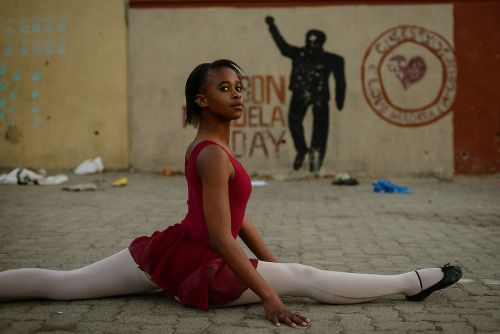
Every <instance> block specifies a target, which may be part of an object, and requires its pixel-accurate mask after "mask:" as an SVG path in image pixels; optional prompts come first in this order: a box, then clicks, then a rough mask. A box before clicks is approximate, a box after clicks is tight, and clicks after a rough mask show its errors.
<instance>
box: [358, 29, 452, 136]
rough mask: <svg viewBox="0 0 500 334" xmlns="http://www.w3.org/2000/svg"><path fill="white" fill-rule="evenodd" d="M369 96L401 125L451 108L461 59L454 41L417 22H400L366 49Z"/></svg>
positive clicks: (365, 82)
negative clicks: (408, 24) (414, 24)
mask: <svg viewBox="0 0 500 334" xmlns="http://www.w3.org/2000/svg"><path fill="white" fill-rule="evenodd" d="M361 74H362V81H363V90H364V94H365V98H366V100H367V102H368V104H369V105H370V107H371V108H372V109H373V111H375V113H376V114H377V115H378V116H380V117H381V118H382V119H384V120H386V121H387V122H389V123H392V124H394V125H398V126H406V127H416V126H422V125H427V124H430V123H433V122H435V121H437V120H438V119H440V118H442V117H443V116H445V115H446V114H448V112H450V110H451V106H452V104H453V101H454V100H455V94H456V86H457V84H456V80H457V63H456V60H455V53H454V51H453V48H452V47H451V45H450V43H449V42H448V41H446V40H445V39H444V38H443V37H442V36H440V35H439V34H437V33H435V32H433V31H430V30H428V29H425V28H422V27H418V26H407V25H404V26H397V27H394V28H392V29H389V30H388V31H386V32H384V33H382V34H381V35H380V36H379V37H378V38H377V39H376V40H375V41H373V43H372V44H371V45H370V47H369V48H368V51H367V52H366V54H365V57H364V61H363V65H362V72H361Z"/></svg>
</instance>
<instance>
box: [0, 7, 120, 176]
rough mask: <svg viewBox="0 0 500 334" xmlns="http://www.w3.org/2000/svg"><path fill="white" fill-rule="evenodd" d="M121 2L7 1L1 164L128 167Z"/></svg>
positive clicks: (1, 28) (1, 47)
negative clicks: (91, 161)
mask: <svg viewBox="0 0 500 334" xmlns="http://www.w3.org/2000/svg"><path fill="white" fill-rule="evenodd" d="M125 9H126V8H125V3H124V1H122V0H107V1H100V0H85V1H81V0H44V1H38V0H2V1H1V3H0V167H16V166H20V167H33V168H73V167H76V166H77V165H78V164H79V163H80V162H82V161H83V160H85V159H88V158H94V157H96V156H101V157H102V159H103V161H104V165H105V167H107V168H126V167H128V166H129V145H128V139H129V138H128V110H127V65H126V64H127V63H126V60H127V57H126V50H127V48H126V22H125V20H126V16H125V13H126V10H125Z"/></svg>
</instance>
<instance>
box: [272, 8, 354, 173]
mask: <svg viewBox="0 0 500 334" xmlns="http://www.w3.org/2000/svg"><path fill="white" fill-rule="evenodd" d="M265 21H266V23H267V24H268V26H269V31H270V33H271V36H272V38H273V40H274V42H275V43H276V45H277V46H278V48H279V50H280V52H281V54H282V55H283V56H285V57H288V58H290V59H291V60H292V73H291V75H290V85H289V89H290V90H291V91H292V97H291V101H290V108H289V113H288V125H289V129H290V133H291V135H292V138H293V142H294V146H295V149H296V151H297V155H296V157H295V161H294V163H293V169H294V170H299V169H300V168H301V167H302V165H303V163H304V159H305V157H306V155H307V154H309V170H310V171H311V172H316V171H319V170H320V169H321V166H322V164H323V160H324V157H325V152H326V145H327V139H328V131H329V101H330V88H329V85H328V80H329V77H330V75H332V74H333V77H334V79H335V102H336V106H337V109H338V110H339V111H340V110H342V108H343V106H344V98H345V90H346V81H345V75H344V59H343V58H342V57H341V56H339V55H336V54H333V53H329V52H326V51H324V50H323V44H324V43H325V41H326V35H325V33H324V32H322V31H320V30H309V31H308V32H307V34H306V44H305V46H304V47H297V46H292V45H290V44H288V43H287V42H286V41H285V39H284V38H283V37H282V36H281V34H280V32H279V30H278V27H277V26H276V24H275V22H274V18H273V17H271V16H267V17H266V19H265ZM310 107H311V108H312V112H313V131H312V138H311V142H310V147H309V148H308V147H307V144H306V140H305V138H304V126H303V120H304V117H305V115H306V112H307V110H308V109H309V108H310Z"/></svg>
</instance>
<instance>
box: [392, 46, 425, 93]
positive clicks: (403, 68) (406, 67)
mask: <svg viewBox="0 0 500 334" xmlns="http://www.w3.org/2000/svg"><path fill="white" fill-rule="evenodd" d="M387 66H388V67H389V71H391V72H393V73H394V74H395V75H396V77H397V78H398V79H399V81H401V84H402V85H403V88H404V89H405V90H407V89H408V87H410V86H411V85H413V84H414V83H415V82H417V81H419V80H420V79H422V78H423V76H424V74H425V72H426V71H427V66H426V65H425V61H424V59H423V58H422V57H420V56H415V57H413V58H411V59H410V61H409V62H407V61H406V58H405V57H404V56H402V55H395V56H394V57H392V58H391V59H389V64H388V65H387Z"/></svg>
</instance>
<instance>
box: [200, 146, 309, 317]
mask: <svg viewBox="0 0 500 334" xmlns="http://www.w3.org/2000/svg"><path fill="white" fill-rule="evenodd" d="M196 167H197V170H198V175H199V177H200V178H201V182H202V184H203V210H204V213H205V220H206V222H207V228H208V232H209V234H210V242H211V244H212V248H213V249H214V251H215V252H216V253H217V254H218V255H219V256H220V258H221V259H222V260H223V261H224V263H226V264H227V265H228V266H229V267H230V268H231V269H232V270H233V271H234V273H235V274H236V275H237V276H238V277H239V278H240V279H241V280H242V281H243V282H244V283H245V284H246V285H247V286H248V287H249V288H250V289H252V291H253V292H255V293H256V294H257V295H258V296H259V297H260V298H261V299H262V303H263V306H264V310H265V312H266V315H267V318H268V319H269V320H270V321H272V322H273V323H274V324H275V325H276V326H279V322H280V321H284V322H285V323H287V324H288V325H290V326H292V327H295V324H300V325H306V323H305V318H304V317H302V316H299V315H296V314H293V313H291V312H290V311H288V310H287V309H286V307H285V306H284V305H283V303H282V302H281V299H280V298H279V297H278V295H276V293H275V292H274V290H273V289H272V288H271V286H270V285H269V284H267V282H266V281H265V280H264V279H263V278H262V276H260V274H259V273H258V272H257V270H255V268H254V266H253V265H252V264H251V263H250V261H249V260H248V258H247V256H246V254H245V252H244V251H243V249H242V248H241V247H240V245H239V244H238V243H237V242H236V240H235V239H234V238H233V236H232V234H231V211H230V206H229V190H228V182H229V179H230V177H231V175H232V173H233V166H232V164H231V162H230V161H229V159H228V157H227V154H226V153H225V152H224V151H223V150H222V149H220V148H218V147H217V146H212V145H211V146H207V147H206V148H204V149H203V150H202V151H201V152H200V154H199V155H198V159H197V163H196Z"/></svg>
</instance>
